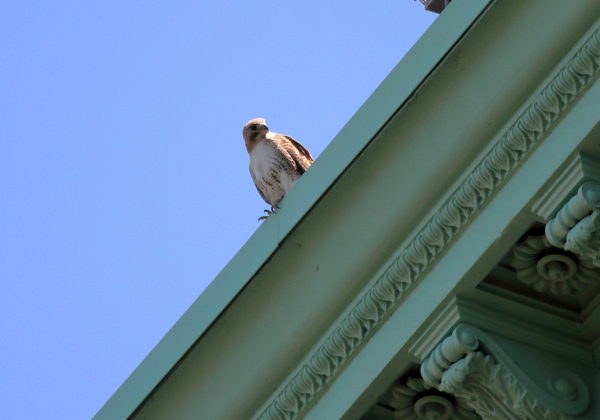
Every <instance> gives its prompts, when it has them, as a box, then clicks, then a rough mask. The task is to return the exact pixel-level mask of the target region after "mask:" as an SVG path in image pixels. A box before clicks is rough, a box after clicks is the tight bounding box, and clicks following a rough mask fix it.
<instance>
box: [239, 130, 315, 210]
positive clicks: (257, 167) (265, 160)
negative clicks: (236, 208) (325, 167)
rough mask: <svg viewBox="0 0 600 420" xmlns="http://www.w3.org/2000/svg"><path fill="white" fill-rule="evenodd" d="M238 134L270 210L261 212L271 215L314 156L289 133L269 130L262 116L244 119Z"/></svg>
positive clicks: (252, 174)
mask: <svg viewBox="0 0 600 420" xmlns="http://www.w3.org/2000/svg"><path fill="white" fill-rule="evenodd" d="M242 134H243V136H244V141H245V142H246V150H248V154H249V155H250V175H251V176H252V180H253V181H254V185H256V189H257V190H258V192H259V194H260V196H261V197H262V198H263V200H265V201H266V202H267V203H269V204H270V205H271V211H269V210H265V212H266V213H267V214H271V212H272V211H274V209H276V208H277V206H278V205H279V202H280V201H281V199H282V198H283V196H284V195H285V194H286V193H287V192H288V191H289V190H290V189H291V188H292V187H293V186H294V184H295V183H296V181H297V180H298V178H300V176H301V175H302V174H303V173H304V172H306V170H307V169H308V168H309V167H310V165H311V164H312V163H313V160H314V159H313V157H312V156H311V154H310V152H309V151H308V150H306V148H305V147H304V146H302V145H301V144H300V143H299V142H297V141H296V140H294V139H293V138H291V137H290V136H284V135H282V134H277V133H273V132H272V131H269V128H268V127H267V122H266V121H265V119H264V118H254V119H252V120H250V121H248V122H247V123H246V125H244V130H243V131H242ZM266 217H267V216H263V217H261V218H259V220H260V219H265V218H266Z"/></svg>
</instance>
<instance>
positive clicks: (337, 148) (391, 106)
mask: <svg viewBox="0 0 600 420" xmlns="http://www.w3.org/2000/svg"><path fill="white" fill-rule="evenodd" d="M455 3H456V5H453V7H454V10H452V11H450V12H448V13H447V14H445V15H444V16H440V18H438V19H437V20H436V22H435V23H434V24H433V25H432V26H431V28H430V29H429V30H428V31H427V33H426V34H425V35H424V36H423V37H422V38H421V39H420V40H419V42H418V43H417V44H416V45H415V46H414V47H413V48H412V49H411V51H409V53H408V54H407V55H406V57H405V58H404V59H403V60H402V61H401V62H400V63H399V64H398V66H397V67H396V68H395V69H394V70H393V71H392V72H391V74H390V75H389V76H388V77H387V78H386V79H385V80H384V81H383V82H382V84H381V86H380V87H379V88H378V89H377V90H376V91H375V92H374V93H373V95H371V97H370V98H369V99H368V100H367V101H366V103H365V104H364V105H363V106H362V107H361V109H360V110H359V111H358V112H357V114H356V115H355V116H354V117H353V118H352V119H351V120H350V121H349V122H348V124H347V125H346V126H345V127H344V128H343V129H342V131H341V132H340V133H339V134H338V135H337V136H336V138H335V139H334V140H333V141H332V143H331V145H330V146H328V148H327V149H326V150H325V151H324V152H323V153H322V154H321V156H320V157H319V159H318V160H317V162H316V163H315V164H314V165H313V167H312V168H311V171H310V172H309V173H308V174H307V176H305V177H303V179H302V180H301V182H299V183H298V184H297V185H296V186H295V188H294V190H293V192H292V193H290V194H288V196H287V197H286V200H285V202H284V203H283V208H282V210H281V211H280V212H278V213H277V217H272V218H270V219H269V220H268V221H267V222H266V223H263V224H262V225H261V227H260V228H259V229H258V230H257V231H256V232H255V234H254V235H253V236H252V237H251V238H250V239H249V240H248V242H247V243H246V244H245V245H244V247H242V249H240V251H239V252H238V253H237V254H236V255H235V256H234V258H233V259H232V260H231V261H230V263H229V264H228V265H227V266H226V267H225V268H224V269H223V271H222V272H221V273H219V275H218V276H217V277H216V278H215V280H214V281H213V283H212V284H211V285H210V286H209V287H208V288H207V290H206V291H205V292H204V293H203V294H202V295H201V296H200V297H199V298H198V300H197V301H196V302H194V304H192V306H191V307H190V308H189V309H188V310H187V311H186V313H185V314H183V316H182V317H181V319H180V320H179V321H178V322H177V323H176V324H175V325H174V326H173V328H172V329H171V330H170V331H169V332H168V333H167V335H166V336H165V337H164V338H163V339H162V340H161V341H160V342H159V343H158V345H157V346H156V347H155V348H154V349H153V351H152V352H151V353H150V354H149V355H148V356H147V357H146V358H145V359H144V361H143V362H142V363H141V364H140V366H139V367H138V368H137V369H136V370H135V371H134V372H133V373H132V374H131V376H130V377H129V378H128V379H127V380H126V381H125V383H124V384H123V385H122V386H121V387H120V388H119V390H117V392H116V393H115V394H114V395H113V396H112V397H111V398H110V400H109V401H108V402H107V403H106V404H105V405H104V407H102V409H101V410H100V411H99V412H98V413H97V415H96V416H95V417H94V418H95V419H98V420H100V419H110V420H113V419H118V418H126V417H127V416H129V415H130V414H131V413H132V412H133V411H134V410H135V409H136V408H137V406H138V405H139V404H140V403H141V402H142V401H143V400H144V399H145V398H146V397H147V396H148V395H149V393H150V392H151V391H152V390H153V389H154V387H155V386H156V385H157V384H158V383H159V382H160V381H161V380H162V378H163V377H164V376H165V375H166V374H167V373H168V372H169V371H170V370H171V368H172V367H173V366H174V365H175V364H176V363H177V361H178V360H179V359H180V358H181V357H182V356H183V355H184V354H185V352H186V351H187V350H188V349H189V348H190V346H191V345H192V344H193V343H194V342H195V341H196V340H197V339H198V338H199V337H200V336H201V335H202V334H203V332H204V331H206V330H207V328H209V327H210V325H211V324H212V323H213V322H214V321H215V319H217V317H218V316H219V314H220V313H221V312H222V311H223V310H224V309H225V308H226V307H227V305H228V304H229V303H230V302H231V301H232V300H233V299H234V298H235V296H236V295H237V294H238V293H239V292H240V291H241V290H242V288H243V287H244V286H245V284H246V283H247V282H248V281H249V280H250V279H251V278H252V276H253V275H254V274H255V273H256V271H257V270H258V269H259V268H260V267H261V265H262V264H264V262H265V261H266V260H267V259H268V258H269V256H270V255H271V254H272V253H273V252H274V251H275V250H276V249H277V246H278V244H279V242H280V241H281V240H282V238H283V237H285V236H286V235H287V234H288V233H289V232H290V231H291V229H293V227H294V226H295V225H296V224H297V223H298V221H299V220H301V219H302V217H303V216H304V214H305V213H306V212H307V211H309V210H310V208H311V207H312V206H313V205H314V203H315V202H316V201H317V200H318V199H319V197H320V196H321V195H322V194H323V193H324V192H325V191H326V190H327V189H328V187H329V186H330V185H331V184H332V183H333V182H334V181H335V179H336V178H337V177H338V176H339V175H340V173H341V172H342V171H343V170H344V169H345V168H346V167H347V166H348V165H349V164H350V163H351V162H352V160H353V159H354V158H355V157H356V156H357V155H358V153H359V152H360V151H361V150H362V149H363V148H364V147H365V146H366V145H367V144H368V142H369V141H370V140H371V139H372V138H373V136H374V135H375V134H376V133H377V131H379V129H380V128H381V127H382V125H383V124H384V123H385V122H386V121H387V120H388V119H389V118H390V117H391V115H392V114H393V113H394V112H395V111H396V110H397V109H398V107H399V106H400V105H401V104H402V103H403V102H404V101H405V100H406V99H407V98H408V97H409V96H410V95H411V93H412V92H413V91H414V90H415V89H416V88H417V87H418V86H419V84H420V83H421V82H422V81H423V79H424V78H425V77H426V76H427V74H428V73H429V72H430V71H431V70H432V69H433V68H434V67H435V66H436V64H437V63H438V62H439V61H440V60H441V58H442V57H443V56H444V55H445V54H446V52H447V51H448V49H449V48H450V47H451V46H452V45H453V43H454V42H456V40H457V39H458V38H459V37H460V36H461V35H462V33H464V31H465V30H466V29H467V28H468V27H469V25H470V24H471V23H472V21H473V19H475V17H476V16H477V15H478V14H479V13H480V12H481V10H483V8H484V7H485V6H486V5H487V4H488V3H489V0H477V1H471V0H469V1H460V0H458V1H456V2H455Z"/></svg>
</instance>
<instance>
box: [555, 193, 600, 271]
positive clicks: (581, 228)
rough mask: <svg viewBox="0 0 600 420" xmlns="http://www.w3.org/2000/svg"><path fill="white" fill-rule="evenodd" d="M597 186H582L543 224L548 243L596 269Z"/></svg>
mask: <svg viewBox="0 0 600 420" xmlns="http://www.w3.org/2000/svg"><path fill="white" fill-rule="evenodd" d="M599 209H600V184H597V183H595V182H586V183H584V184H583V185H582V186H581V187H579V190H578V191H577V194H575V196H573V197H572V198H571V199H570V200H569V201H568V202H567V203H566V204H565V205H564V206H563V207H562V208H561V209H560V210H559V211H558V213H557V214H556V216H555V217H554V218H553V219H552V220H550V221H549V222H548V223H547V224H546V238H547V239H548V242H549V243H550V244H551V245H553V246H555V247H557V248H562V249H564V250H566V251H571V252H573V253H575V254H578V255H580V256H582V257H585V258H589V259H591V261H592V263H593V264H594V265H595V266H597V267H600V216H599Z"/></svg>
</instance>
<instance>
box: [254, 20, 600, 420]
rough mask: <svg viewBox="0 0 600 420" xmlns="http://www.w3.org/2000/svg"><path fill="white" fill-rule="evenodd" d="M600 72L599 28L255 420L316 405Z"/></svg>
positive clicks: (290, 415) (288, 416) (286, 415)
mask: <svg viewBox="0 0 600 420" xmlns="http://www.w3.org/2000/svg"><path fill="white" fill-rule="evenodd" d="M599 69H600V29H598V25H596V26H595V27H594V29H593V31H591V33H590V32H588V37H587V38H586V39H585V40H584V41H583V45H581V47H580V48H578V50H577V51H576V52H575V53H574V54H573V55H572V56H571V58H570V59H569V60H568V61H567V62H566V63H565V64H564V65H563V66H562V68H561V69H560V70H559V71H558V72H557V73H556V75H555V76H554V77H553V78H552V79H551V80H550V81H549V82H548V83H547V84H546V86H545V87H544V88H543V89H542V90H541V91H540V92H539V93H537V95H535V97H533V98H532V99H531V100H530V101H529V103H528V105H526V107H525V109H524V110H523V111H522V112H521V114H520V115H519V116H518V117H517V118H516V120H515V121H514V123H513V124H512V125H511V126H510V127H509V128H508V129H507V130H506V131H505V133H504V134H503V135H502V136H501V137H500V139H499V140H498V141H497V143H496V144H495V145H494V146H493V147H492V148H491V150H490V151H489V152H488V153H487V154H486V155H485V157H484V158H483V159H482V160H481V161H480V162H479V163H478V164H477V166H476V167H475V169H474V170H473V171H472V172H471V173H470V174H469V175H468V176H467V178H466V179H465V181H464V182H463V183H462V184H461V185H460V186H459V187H458V189H457V190H456V191H455V192H454V193H453V194H452V195H451V196H450V198H449V199H448V200H447V201H446V203H445V204H444V205H442V207H441V208H440V210H439V211H438V212H437V213H436V214H434V215H433V216H432V217H431V218H430V219H429V221H428V222H427V223H426V224H425V226H424V227H423V229H421V231H419V233H418V234H417V235H416V236H415V237H414V238H413V239H412V240H411V241H410V242H409V244H408V245H407V246H406V248H405V249H404V250H403V251H402V252H401V253H400V254H399V255H398V257H396V258H395V259H394V260H393V262H392V263H391V264H390V265H389V266H388V267H387V269H386V270H385V271H384V273H383V274H382V275H381V276H380V277H379V278H378V279H377V280H376V281H375V282H374V283H373V285H372V286H371V287H370V288H368V289H367V290H366V291H365V292H364V293H363V294H362V297H361V298H360V299H359V300H358V302H357V303H356V304H355V305H354V306H353V307H352V308H351V309H350V311H349V312H348V313H347V315H346V316H345V317H344V318H343V319H341V320H340V321H338V323H337V324H336V325H337V327H335V328H333V330H332V331H331V333H330V334H329V335H328V336H327V337H326V338H325V339H324V340H323V341H322V344H321V345H320V346H318V348H317V349H316V350H315V351H314V352H312V354H310V355H309V356H308V357H307V359H306V361H305V362H304V363H303V365H302V366H301V367H300V368H299V369H298V370H297V371H296V373H295V374H293V376H292V377H291V378H289V379H288V380H287V381H286V383H285V384H284V385H283V386H282V387H281V388H280V390H279V391H278V392H277V393H276V394H275V395H274V396H273V397H272V398H271V399H270V400H269V401H267V403H266V404H265V406H264V407H265V408H264V409H263V410H262V411H261V412H260V413H258V414H257V415H256V416H255V418H258V419H261V420H274V419H293V418H297V417H298V416H299V415H300V414H301V413H302V411H303V410H304V409H305V408H307V407H309V406H310V405H311V404H312V403H313V401H314V400H315V399H316V397H317V395H318V394H319V392H320V391H321V390H322V389H323V388H324V387H325V386H326V385H327V384H328V382H329V381H330V380H331V379H332V378H333V377H334V376H335V375H336V374H337V373H338V372H339V371H340V370H341V369H342V368H343V367H344V366H345V365H346V363H347V362H348V361H349V360H350V358H351V357H352V356H353V355H354V353H355V352H356V350H357V349H358V348H359V347H360V346H361V345H362V344H363V343H364V342H365V341H366V340H367V338H368V337H369V336H370V335H371V334H372V333H373V332H374V331H375V330H376V329H377V328H378V327H380V326H381V325H382V323H383V320H384V319H385V318H386V317H387V316H388V315H389V314H390V313H391V312H392V309H393V308H394V307H395V306H396V304H397V303H398V302H399V300H400V299H401V298H402V297H403V296H404V295H405V294H406V292H407V291H408V290H409V289H410V288H411V287H412V286H413V285H414V284H415V283H416V282H417V280H418V279H420V278H421V276H422V275H423V274H424V273H425V272H426V271H427V270H429V268H430V267H431V266H432V265H433V264H434V262H435V261H436V260H437V258H438V257H439V256H440V255H441V254H442V252H443V251H444V249H445V248H446V247H447V246H448V245H449V244H450V243H451V241H452V240H454V239H455V238H456V237H457V236H458V233H459V231H460V230H461V229H462V228H463V227H465V226H466V225H467V224H468V223H469V222H470V221H471V219H472V218H473V216H474V215H475V214H476V213H477V211H478V210H479V209H480V208H482V206H483V205H484V204H486V202H487V201H488V199H489V198H490V197H491V196H492V195H493V194H494V193H495V192H496V191H497V190H498V189H499V188H500V186H501V185H502V184H503V183H504V182H505V181H506V180H507V179H508V178H509V177H510V176H511V175H512V174H513V172H514V170H515V169H516V168H517V166H518V165H519V163H520V162H521V161H523V159H524V158H525V157H527V156H528V154H529V153H530V152H531V151H532V150H533V148H534V147H535V146H537V145H538V144H539V143H540V142H541V141H542V139H543V138H544V137H545V136H546V135H547V134H548V133H549V132H550V131H551V128H552V127H553V125H554V123H555V122H556V121H557V120H558V119H559V118H560V117H561V116H562V114H563V112H564V111H565V110H566V109H567V108H568V107H569V105H570V104H572V103H573V102H574V101H575V100H576V99H577V98H578V97H579V96H580V95H581V94H582V93H583V92H584V91H586V90H587V89H588V88H589V87H590V86H591V85H592V83H593V82H594V80H595V79H596V78H597V76H598V74H599Z"/></svg>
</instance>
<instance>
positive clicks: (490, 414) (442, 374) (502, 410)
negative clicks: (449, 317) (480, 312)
mask: <svg viewBox="0 0 600 420" xmlns="http://www.w3.org/2000/svg"><path fill="white" fill-rule="evenodd" d="M476 350H478V351H476ZM421 375H422V377H423V380H424V383H425V385H426V386H428V387H430V388H435V389H437V390H439V391H442V392H447V393H449V394H452V395H453V396H454V397H455V398H456V400H457V401H458V402H459V403H460V404H464V405H465V406H467V407H470V408H472V409H473V410H475V411H476V412H477V414H479V415H480V416H481V417H482V418H483V419H494V420H512V419H515V418H519V419H532V420H533V419H549V420H550V419H551V420H563V419H568V418H569V416H570V415H579V414H582V413H583V412H585V411H586V410H587V408H588V406H589V403H590V395H589V391H588V389H587V386H586V385H585V383H584V382H583V381H582V380H581V378H580V377H579V376H578V375H576V374H575V373H574V372H571V371H568V370H566V369H564V361H562V360H561V359H560V358H558V357H553V356H551V355H549V354H542V353H540V352H538V351H536V350H534V349H532V348H519V347H518V345H515V343H512V344H511V343H509V342H508V341H507V340H500V339H498V338H496V339H494V338H492V337H491V336H489V335H488V334H486V333H485V332H483V331H482V330H480V329H478V328H475V327H472V326H469V325H466V324H460V325H458V326H457V327H456V328H455V329H454V331H453V332H452V335H451V336H450V337H447V338H446V339H444V340H442V342H441V343H439V344H438V345H437V347H436V348H435V349H434V350H433V351H432V353H431V354H430V356H429V357H427V358H426V359H425V361H424V362H423V364H422V365H421Z"/></svg>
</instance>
